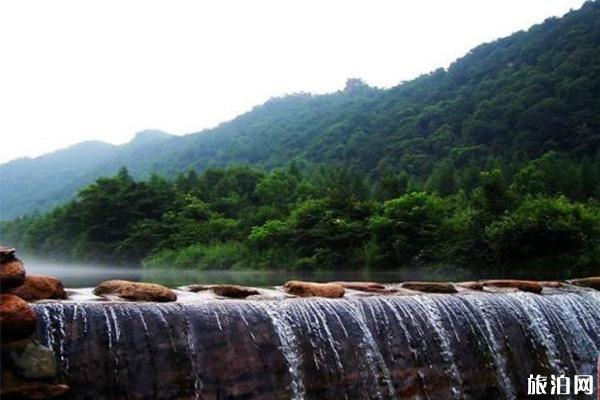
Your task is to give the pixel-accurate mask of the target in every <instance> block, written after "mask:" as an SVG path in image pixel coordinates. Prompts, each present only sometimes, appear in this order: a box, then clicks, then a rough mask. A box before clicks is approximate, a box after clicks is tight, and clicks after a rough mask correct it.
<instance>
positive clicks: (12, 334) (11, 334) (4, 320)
mask: <svg viewBox="0 0 600 400" xmlns="http://www.w3.org/2000/svg"><path fill="white" fill-rule="evenodd" d="M36 322H37V316H36V315H35V312H34V311H33V309H32V308H31V307H30V306H29V304H27V302H26V301H25V300H23V299H21V298H20V297H17V296H15V295H13V294H3V295H0V329H1V332H2V340H15V339H23V338H26V337H28V336H30V335H32V334H33V333H34V332H35V325H36Z"/></svg>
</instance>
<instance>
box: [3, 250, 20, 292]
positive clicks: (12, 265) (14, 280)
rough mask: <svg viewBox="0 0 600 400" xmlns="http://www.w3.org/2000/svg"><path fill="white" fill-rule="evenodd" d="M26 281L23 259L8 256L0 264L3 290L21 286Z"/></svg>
mask: <svg viewBox="0 0 600 400" xmlns="http://www.w3.org/2000/svg"><path fill="white" fill-rule="evenodd" d="M24 281H25V268H24V267H23V263H22V262H21V260H19V259H18V258H15V257H12V258H10V257H6V256H4V257H3V259H2V263H1V264H0V286H1V287H2V289H3V290H5V289H9V288H14V287H17V286H20V285H22V284H23V282H24Z"/></svg>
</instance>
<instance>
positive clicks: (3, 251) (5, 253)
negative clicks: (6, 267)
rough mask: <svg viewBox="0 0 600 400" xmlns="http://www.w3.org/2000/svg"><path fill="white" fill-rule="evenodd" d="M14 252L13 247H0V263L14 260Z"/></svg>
mask: <svg viewBox="0 0 600 400" xmlns="http://www.w3.org/2000/svg"><path fill="white" fill-rule="evenodd" d="M15 252H16V250H15V249H14V247H6V246H0V262H4V261H5V260H8V259H13V258H15Z"/></svg>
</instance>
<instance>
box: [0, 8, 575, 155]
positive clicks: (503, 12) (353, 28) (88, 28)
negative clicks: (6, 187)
mask: <svg viewBox="0 0 600 400" xmlns="http://www.w3.org/2000/svg"><path fill="white" fill-rule="evenodd" d="M582 3H583V1H582V0H501V1H500V0H498V1H491V0H490V1H483V0H453V1H448V0H437V1H432V0H412V1H407V0H389V1H387V0H386V1H384V0H364V1H352V0H339V1H338V0H317V1H313V0H299V1H286V0H272V1H271V0H268V1H262V0H253V1H249V0H240V1H229V0H214V1H200V0H195V1H186V0H171V1H167V0H164V1H151V0H140V1H131V0H118V1H112V0H101V1H82V0H73V1H64V0H53V1H48V0H39V1H28V0H14V1H10V0H8V1H1V2H0V135H1V138H2V139H1V144H0V162H5V161H7V160H10V159H14V158H18V157H22V156H36V155H39V154H42V153H46V152H49V151H52V150H55V149H58V148H62V147H65V146H68V145H71V144H74V143H77V142H80V141H83V140H91V139H98V140H103V141H107V142H111V143H123V142H127V141H128V140H129V139H131V137H132V136H133V135H134V134H135V132H137V131H140V130H142V129H146V128H153V129H154V128H155V129H162V130H165V131H167V132H170V133H175V134H183V133H190V132H196V131H199V130H201V129H203V128H207V127H211V126H214V125H216V124H217V123H219V122H222V121H225V120H228V119H231V118H233V117H234V116H236V115H238V114H240V113H242V112H244V111H247V110H249V109H250V108H251V107H252V106H254V105H257V104H260V103H262V102H264V101H265V100H267V99H268V98H269V97H272V96H279V95H283V94H286V93H292V92H298V91H306V92H313V93H324V92H332V91H336V90H338V89H341V88H343V86H344V83H345V80H346V78H348V77H360V78H363V79H364V80H365V81H366V82H367V83H369V84H370V85H374V86H379V87H389V86H393V85H396V84H398V83H399V82H400V81H402V80H408V79H411V78H414V77H416V76H418V75H419V74H422V73H425V72H429V71H431V70H433V69H435V68H437V67H446V66H448V65H449V63H450V62H451V61H453V60H454V59H456V58H457V57H460V56H461V55H463V54H464V53H465V52H467V51H468V50H469V49H471V48H472V47H474V46H476V45H478V44H480V43H482V42H486V41H490V40H493V39H496V38H499V37H503V36H507V35H509V34H510V33H512V32H515V31H517V30H520V29H525V28H528V27H529V26H531V25H533V24H535V23H538V22H541V21H543V20H544V19H545V18H547V17H549V16H553V15H558V16H560V15H563V14H564V13H565V12H567V11H568V10H569V9H570V8H579V7H580V6H581V4H582Z"/></svg>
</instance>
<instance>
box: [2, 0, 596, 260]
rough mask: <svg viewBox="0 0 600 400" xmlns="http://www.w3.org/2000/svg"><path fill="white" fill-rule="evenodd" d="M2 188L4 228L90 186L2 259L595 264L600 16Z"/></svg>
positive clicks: (38, 219)
mask: <svg viewBox="0 0 600 400" xmlns="http://www.w3.org/2000/svg"><path fill="white" fill-rule="evenodd" d="M92 148H93V149H92ZM86 152H87V153H86ZM92 154H93V156H92ZM84 159H85V160H84ZM56 165H58V166H59V167H54V166H56ZM41 166H43V168H41ZM120 166H126V167H127V169H125V168H122V169H120V170H119V167H120ZM0 173H1V174H0V179H1V180H2V194H1V196H2V217H3V218H5V219H6V218H7V217H13V216H15V215H19V214H22V213H25V212H28V211H31V210H33V209H36V208H42V209H43V208H47V207H50V206H53V205H55V204H56V202H58V201H66V200H67V199H68V198H69V197H70V196H72V195H74V193H75V192H76V188H77V185H78V184H82V183H84V182H93V183H91V184H90V185H89V186H86V187H84V188H83V189H81V190H80V191H79V194H78V195H77V197H76V198H75V199H74V200H72V201H69V202H67V203H66V204H64V205H62V206H59V207H57V208H54V209H53V210H52V211H50V212H48V213H45V214H36V215H31V216H28V217H21V218H18V219H15V220H13V221H10V222H5V223H3V224H2V235H3V241H4V242H6V243H7V244H12V245H18V246H20V247H22V248H23V250H25V251H29V252H32V253H37V254H50V255H54V256H57V255H59V256H61V257H64V258H74V259H79V260H101V261H106V262H112V263H128V262H140V261H141V262H143V263H144V264H145V265H147V266H167V267H182V268H183V267H185V268H248V267H250V268H326V269H327V268H328V269H331V268H349V267H350V268H359V267H364V268H394V267H397V266H400V265H414V264H425V263H427V264H431V263H452V264H456V265H465V266H469V267H473V268H479V267H482V266H518V265H547V264H549V263H552V264H557V263H560V264H561V265H562V264H564V265H569V266H590V265H598V263H599V262H600V206H599V200H598V199H600V3H599V2H590V3H586V4H585V5H584V6H583V7H582V9H580V10H577V11H573V12H571V13H569V14H567V15H566V16H565V17H563V18H561V19H557V18H554V19H550V20H547V21H545V22H544V23H543V24H540V25H537V26H534V27H532V28H531V29H530V30H528V31H527V32H519V33H516V34H514V35H512V36H510V37H508V38H504V39H501V40H498V41H495V42H493V43H489V44H484V45H481V46H479V47H477V48H475V49H473V50H472V51H471V52H469V53H468V54H467V55H466V56H465V57H463V58H461V59H459V60H458V61H456V62H455V63H454V64H452V66H451V67H450V68H449V69H448V70H442V69H440V70H437V71H434V72H432V73H430V74H428V75H424V76H422V77H420V78H418V79H416V80H414V81H411V82H407V83H403V84H401V85H399V86H397V87H395V88H392V89H388V90H380V89H375V88H371V87H369V86H367V85H365V84H364V83H363V82H362V81H360V80H356V79H352V80H349V81H348V84H347V86H346V88H345V89H344V90H343V91H340V92H337V93H333V94H328V95H319V96H313V95H308V94H297V95H292V96H286V97H282V98H277V99H272V100H270V101H268V102H267V103H265V104H263V105H261V106H259V107H256V108H255V109H253V110H252V111H250V112H248V113H246V114H244V115H242V116H240V117H238V118H236V119H234V120H232V121H230V122H227V123H224V124H222V125H220V126H218V127H216V128H214V129H211V130H207V131H204V132H200V133H197V134H192V135H188V136H184V137H174V136H170V135H167V134H165V133H162V132H156V131H150V132H143V133H141V134H139V135H138V136H136V138H135V139H134V140H133V141H132V142H130V143H129V144H127V145H123V146H111V145H104V144H100V143H88V144H82V145H80V147H79V148H71V149H67V150H63V151H61V152H57V153H54V154H51V155H48V156H45V157H42V158H38V159H34V160H20V161H15V162H12V163H9V164H6V165H3V166H2V167H1V169H0ZM36 174H37V175H36ZM102 175H104V176H109V175H113V177H111V178H106V177H105V178H100V179H98V180H96V181H95V182H94V179H95V178H97V177H99V176H102ZM54 179H56V183H54ZM36 185H37V186H36ZM49 193H54V194H49Z"/></svg>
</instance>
